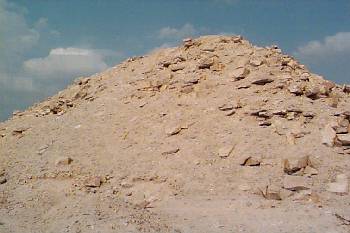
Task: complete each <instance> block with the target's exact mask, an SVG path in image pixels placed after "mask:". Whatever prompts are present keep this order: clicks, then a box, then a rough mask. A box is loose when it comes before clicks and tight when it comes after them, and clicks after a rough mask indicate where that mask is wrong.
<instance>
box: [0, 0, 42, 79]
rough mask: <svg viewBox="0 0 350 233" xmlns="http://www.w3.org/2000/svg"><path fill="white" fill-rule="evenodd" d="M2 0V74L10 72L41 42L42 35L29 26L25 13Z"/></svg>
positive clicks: (0, 38)
mask: <svg viewBox="0 0 350 233" xmlns="http://www.w3.org/2000/svg"><path fill="white" fill-rule="evenodd" d="M16 10H17V9H16V8H14V6H13V5H11V4H9V3H7V2H6V1H4V0H0V25H1V26H0V41H1V43H0V51H1V56H0V72H8V71H9V70H12V69H14V68H16V69H17V67H16V64H18V63H19V62H20V60H21V58H22V57H23V54H25V53H26V52H27V51H28V50H30V49H31V48H33V47H34V46H35V45H36V44H37V43H38V41H39V38H40V34H39V32H38V31H37V30H36V29H35V28H31V27H29V26H28V25H27V23H26V20H25V19H24V17H23V12H18V11H16Z"/></svg>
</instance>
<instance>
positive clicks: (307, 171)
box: [303, 166, 318, 176]
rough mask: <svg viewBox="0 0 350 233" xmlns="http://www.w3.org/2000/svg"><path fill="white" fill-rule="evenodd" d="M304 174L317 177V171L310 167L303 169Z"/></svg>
mask: <svg viewBox="0 0 350 233" xmlns="http://www.w3.org/2000/svg"><path fill="white" fill-rule="evenodd" d="M303 172H304V174H305V175H306V176H314V175H318V171H317V169H315V168H313V167H311V166H306V167H305V169H304V171H303Z"/></svg>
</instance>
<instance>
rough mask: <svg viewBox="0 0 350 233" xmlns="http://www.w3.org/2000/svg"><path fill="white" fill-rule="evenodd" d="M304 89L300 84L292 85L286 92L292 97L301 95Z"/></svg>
mask: <svg viewBox="0 0 350 233" xmlns="http://www.w3.org/2000/svg"><path fill="white" fill-rule="evenodd" d="M303 89H304V87H303V86H302V85H301V84H293V85H290V86H289V87H288V91H289V92H290V93H292V94H294V95H302V94H303Z"/></svg>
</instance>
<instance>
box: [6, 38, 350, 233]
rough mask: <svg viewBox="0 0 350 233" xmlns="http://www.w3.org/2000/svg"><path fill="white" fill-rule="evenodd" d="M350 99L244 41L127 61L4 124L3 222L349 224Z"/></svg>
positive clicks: (55, 225)
mask: <svg viewBox="0 0 350 233" xmlns="http://www.w3.org/2000/svg"><path fill="white" fill-rule="evenodd" d="M349 94H350V86H349V85H342V86H341V85H337V84H335V83H333V82H331V81H328V80H325V79H324V78H323V77H321V76H319V75H316V74H313V73H311V72H310V71H309V70H308V69H307V68H306V67H305V66H304V65H302V64H300V63H299V62H298V61H296V60H295V59H294V58H293V57H291V56H288V55H285V54H283V53H282V50H281V49H279V48H278V47H277V46H270V47H265V48H262V47H256V46H253V45H252V44H250V43H249V42H248V41H247V40H245V39H243V38H242V37H241V36H204V37H200V38H197V39H191V38H188V39H185V40H184V41H183V43H182V45H181V46H179V47H176V48H167V49H161V50H157V51H154V52H152V53H151V54H149V55H146V56H141V57H133V58H129V59H128V60H126V61H124V62H123V63H121V64H119V65H117V66H116V67H113V68H111V69H109V70H107V71H105V72H103V73H100V74H96V75H94V76H91V77H83V78H79V79H77V81H75V82H74V83H73V84H72V85H71V86H69V87H68V88H67V89H65V90H63V91H61V92H59V93H58V94H57V95H55V96H53V97H51V98H49V99H48V100H46V101H44V102H42V103H38V104H36V105H35V106H33V107H31V108H29V109H28V110H26V111H23V112H15V113H14V117H13V118H12V119H10V120H9V121H7V122H3V123H0V148H1V150H0V207H1V208H0V219H1V221H4V224H1V223H2V222H0V231H1V230H2V228H1V227H3V228H4V229H5V230H7V231H8V232H25V231H26V232H28V231H33V232H40V231H47V229H50V230H51V231H50V232H62V229H61V227H62V226H63V225H64V226H65V227H66V231H67V232H69V231H72V232H89V231H90V232H92V231H95V232H96V231H100V232H230V229H234V230H235V231H237V232H239V231H242V230H245V231H247V232H259V231H261V228H260V225H261V224H265V223H266V222H270V223H271V224H270V225H269V226H266V229H265V230H266V231H269V232H282V231H284V232H286V231H287V232H296V231H304V232H310V231H314V232H325V231H327V230H329V229H335V230H336V231H337V232H347V231H348V229H349V228H348V225H347V224H348V223H349V222H348V219H349V216H348V215H347V214H348V213H349V212H350V208H349V206H348V205H346V204H344V203H349V176H350V173H349V171H350V170H349V164H350V157H349V155H350V124H349V122H350V112H349V110H350V96H349ZM38 206H40V208H38ZM238 209H239V210H240V212H239V213H238V212H235V214H236V215H237V216H238V217H237V219H233V218H232V213H233V211H236V210H238ZM225 211H226V212H225ZM81 213H84V214H83V215H82V214H81ZM13 216H15V217H16V219H19V220H18V221H17V222H14V221H13ZM21 219H23V220H21ZM41 219H42V220H41ZM198 219H202V220H203V221H202V220H201V221H199V220H198ZM285 219H289V221H288V222H286V221H285ZM238 220H239V222H237V221H238ZM259 221H260V222H259ZM28 222H32V223H33V224H32V225H31V226H28V224H26V223H28ZM281 222H282V223H283V224H281ZM217 223H220V226H217ZM25 225H26V226H25ZM311 225H312V227H313V228H309V226H311ZM215 227H216V228H215ZM286 227H289V228H290V230H286Z"/></svg>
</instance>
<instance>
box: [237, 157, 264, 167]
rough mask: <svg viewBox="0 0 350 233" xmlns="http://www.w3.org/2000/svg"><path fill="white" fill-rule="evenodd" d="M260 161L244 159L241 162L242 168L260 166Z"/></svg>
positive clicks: (252, 158)
mask: <svg viewBox="0 0 350 233" xmlns="http://www.w3.org/2000/svg"><path fill="white" fill-rule="evenodd" d="M260 162H261V161H260V159H258V158H254V157H252V156H249V157H247V158H244V159H243V160H242V161H241V162H240V165H241V166H260Z"/></svg>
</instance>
